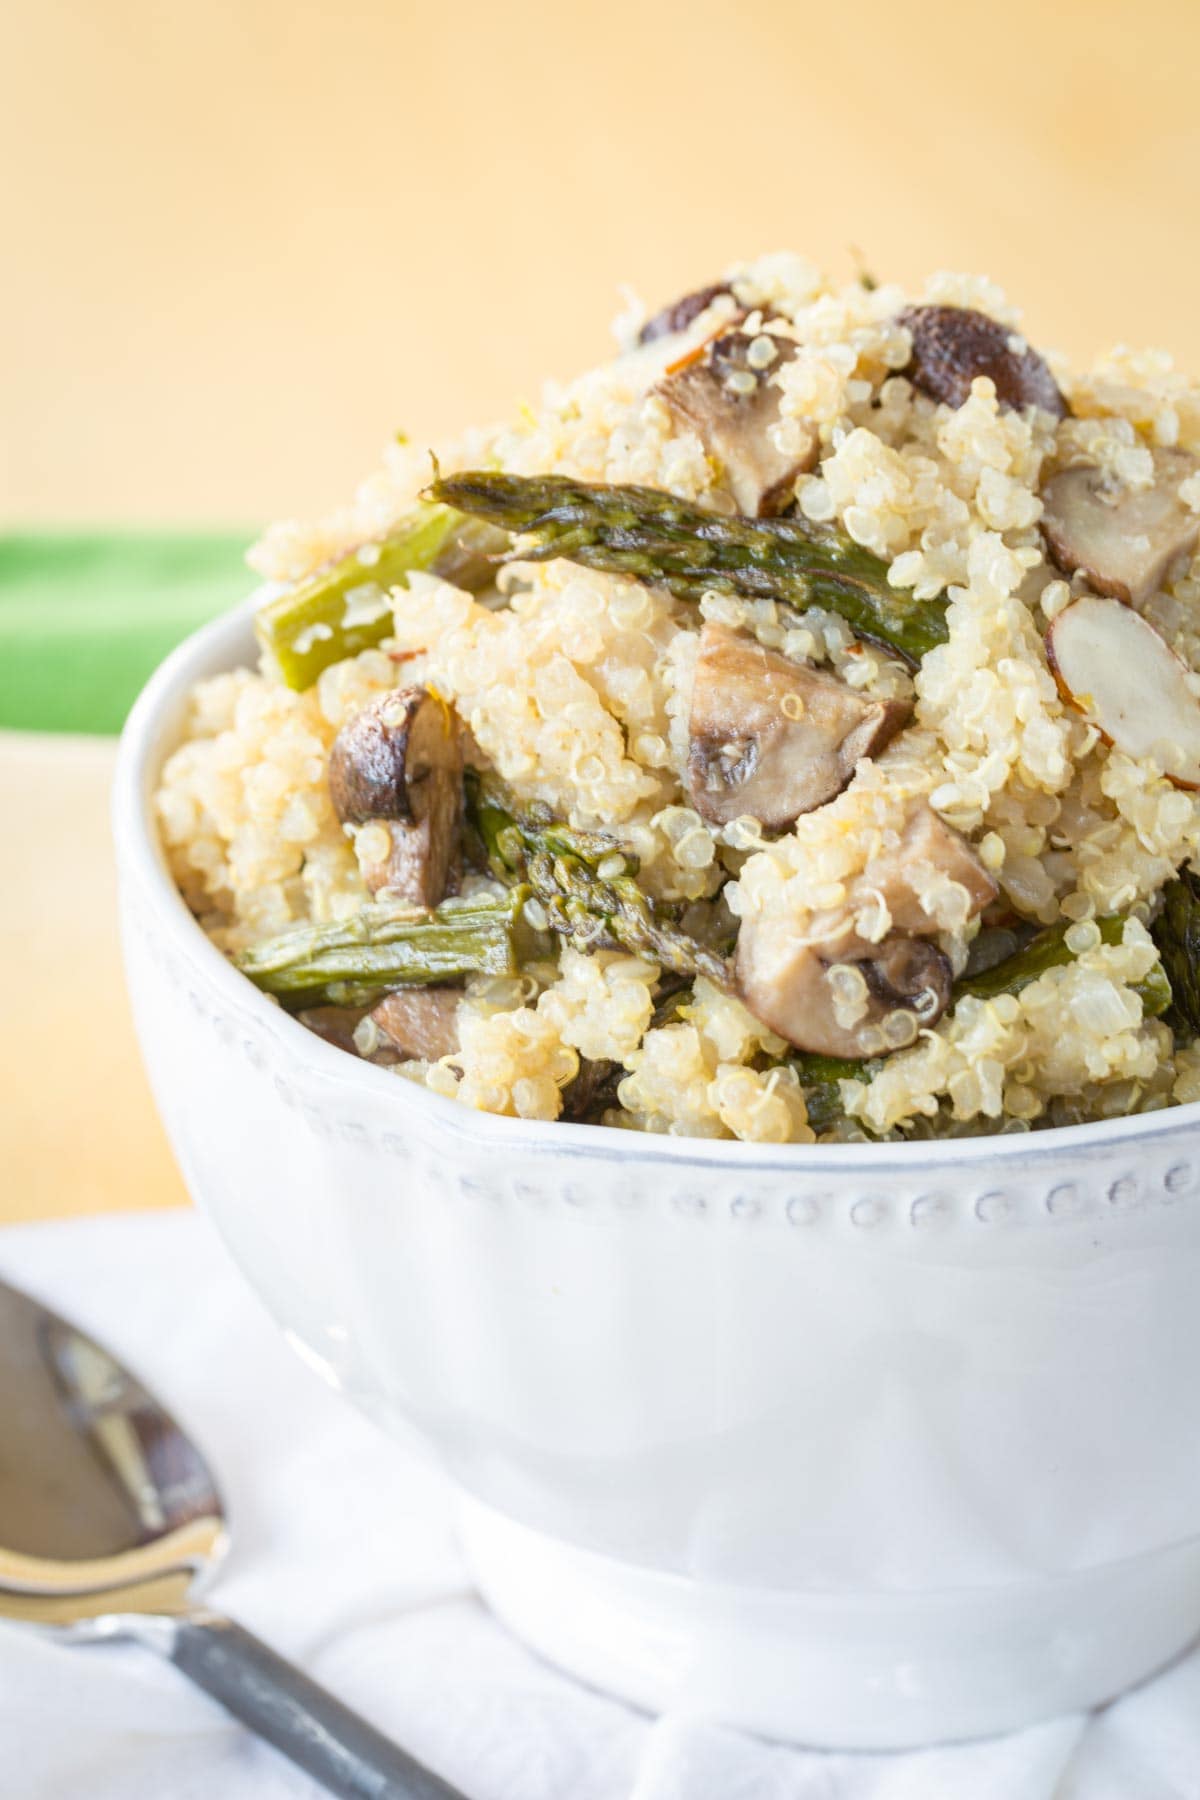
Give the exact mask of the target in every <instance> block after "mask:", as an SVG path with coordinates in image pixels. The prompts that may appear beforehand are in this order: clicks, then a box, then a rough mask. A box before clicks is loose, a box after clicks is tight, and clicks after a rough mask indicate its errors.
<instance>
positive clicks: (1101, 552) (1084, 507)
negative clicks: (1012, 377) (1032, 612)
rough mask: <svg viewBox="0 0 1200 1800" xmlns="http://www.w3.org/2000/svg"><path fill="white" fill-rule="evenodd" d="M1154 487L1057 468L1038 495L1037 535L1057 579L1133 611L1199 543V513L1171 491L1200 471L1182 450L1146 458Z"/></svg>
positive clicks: (1083, 469) (1082, 468) (1091, 470)
mask: <svg viewBox="0 0 1200 1800" xmlns="http://www.w3.org/2000/svg"><path fill="white" fill-rule="evenodd" d="M1153 457H1154V486H1153V487H1149V488H1127V487H1124V486H1122V485H1121V484H1120V483H1119V482H1114V481H1112V480H1110V479H1109V478H1108V477H1106V476H1105V474H1104V472H1103V471H1102V470H1100V469H1098V468H1096V467H1095V466H1094V465H1093V464H1091V463H1087V464H1081V465H1078V466H1077V467H1075V468H1072V469H1060V470H1059V472H1058V474H1057V475H1052V476H1051V478H1050V480H1049V481H1048V482H1046V484H1045V486H1044V487H1043V488H1042V506H1043V509H1044V510H1043V515H1042V535H1043V537H1044V538H1045V540H1046V548H1047V550H1048V551H1049V553H1050V556H1051V558H1052V559H1053V561H1054V562H1055V563H1056V564H1057V565H1058V567H1059V568H1060V569H1061V570H1062V571H1063V573H1064V574H1065V575H1074V574H1076V573H1079V574H1082V575H1084V576H1085V577H1086V578H1087V580H1088V582H1089V584H1090V585H1091V586H1092V587H1093V588H1095V590H1096V592H1097V593H1099V594H1112V595H1113V596H1114V597H1115V598H1116V599H1118V600H1124V601H1125V602H1126V603H1127V604H1129V605H1132V606H1140V605H1141V604H1142V602H1143V601H1144V600H1148V599H1149V597H1150V595H1151V594H1153V593H1156V592H1157V591H1158V589H1159V588H1160V587H1161V586H1162V584H1163V582H1164V581H1165V580H1166V578H1167V575H1168V574H1169V572H1170V570H1171V567H1172V565H1173V564H1174V563H1176V562H1179V561H1181V560H1182V559H1183V558H1184V557H1185V556H1190V555H1191V554H1192V553H1193V552H1194V550H1195V548H1196V544H1197V541H1198V540H1200V514H1197V513H1194V512H1193V511H1192V509H1191V507H1189V506H1185V505H1184V503H1183V501H1182V500H1181V499H1180V498H1179V484H1180V482H1181V481H1184V480H1186V479H1187V477H1188V476H1189V475H1194V474H1195V473H1196V471H1197V469H1200V459H1197V458H1196V457H1194V456H1191V455H1189V453H1188V452H1187V451H1186V450H1163V449H1157V450H1155V451H1154V452H1153Z"/></svg>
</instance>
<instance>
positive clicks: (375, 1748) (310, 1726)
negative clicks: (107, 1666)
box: [139, 1612, 465, 1800]
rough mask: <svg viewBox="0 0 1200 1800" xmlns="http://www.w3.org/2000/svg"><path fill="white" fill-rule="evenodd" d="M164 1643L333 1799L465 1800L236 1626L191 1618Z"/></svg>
mask: <svg viewBox="0 0 1200 1800" xmlns="http://www.w3.org/2000/svg"><path fill="white" fill-rule="evenodd" d="M139 1635H140V1634H139ZM143 1641H150V1638H149V1634H147V1637H146V1638H145V1639H143ZM158 1642H159V1644H161V1646H162V1648H163V1649H164V1650H165V1652H166V1654H167V1655H168V1656H169V1657H170V1659H171V1661H172V1662H173V1663H174V1664H175V1666H176V1668H178V1669H180V1670H182V1672H183V1673H184V1674H185V1675H187V1676H188V1677H189V1678H190V1679H191V1680H192V1681H194V1682H195V1683H196V1684H197V1686H198V1687H202V1688H203V1689H204V1690H205V1692H206V1693H208V1694H211V1696H212V1698H213V1699H214V1700H218V1701H220V1703H221V1705H222V1706H223V1707H225V1709H226V1710H227V1711H228V1712H231V1713H232V1714H233V1715H234V1717H235V1718H236V1719H240V1720H241V1722H242V1724H243V1725H248V1726H249V1727H250V1730H251V1731H253V1732H256V1733H257V1735H258V1736H259V1737H261V1738H265V1739H266V1740H267V1742H268V1743H271V1744H274V1746H275V1748H276V1749H277V1750H282V1752H283V1754H284V1755H285V1756H288V1757H290V1758H291V1760H292V1761H293V1762H294V1763H298V1764H299V1765H300V1767H301V1768H302V1769H305V1770H306V1771H307V1772H308V1774H310V1775H311V1776H312V1777H313V1778H314V1780H316V1781H319V1782H321V1784H322V1785H323V1786H324V1787H327V1788H328V1789H329V1791H330V1793H333V1794H339V1795H342V1796H343V1797H344V1800H465V1796H464V1795H463V1794H462V1793H460V1791H459V1790H458V1788H452V1787H450V1786H449V1784H448V1783H447V1782H445V1781H443V1780H442V1779H441V1777H440V1776H438V1775H434V1774H432V1773H431V1771H430V1770H428V1769H426V1768H423V1767H422V1766H421V1764H420V1763H418V1762H414V1760H413V1758H412V1757H411V1756H408V1755H406V1753H405V1752H404V1751H403V1750H401V1749H400V1748H399V1746H398V1745H396V1744H393V1743H391V1742H390V1740H389V1739H387V1738H385V1737H384V1736H383V1734H382V1733H381V1732H378V1731H376V1730H375V1728H374V1726H372V1725H368V1724H367V1722H366V1720H365V1719H361V1718H359V1716H358V1714H357V1713H354V1712H351V1711H350V1708H349V1707H348V1706H343V1705H342V1703H341V1701H340V1700H335V1699H334V1697H333V1695H332V1694H329V1693H327V1692H326V1691H325V1689H324V1688H321V1687H318V1686H317V1684H316V1682H315V1681H310V1680H309V1678H308V1676H307V1675H302V1674H301V1673H300V1671H299V1669H296V1668H293V1666H292V1665H291V1663H289V1662H285V1661H284V1659H283V1657H282V1656H277V1655H276V1653H275V1651H274V1650H272V1649H270V1648H269V1647H268V1645H266V1644H264V1643H263V1642H262V1641H261V1639H259V1638H256V1637H254V1636H253V1635H252V1633H250V1632H249V1631H245V1630H243V1628H242V1627H241V1626H240V1625H237V1624H235V1623H234V1622H233V1620H232V1619H223V1618H221V1617H220V1616H219V1615H217V1614H215V1613H209V1612H195V1613H190V1614H188V1615H187V1616H186V1617H184V1618H181V1619H179V1620H178V1621H176V1622H174V1629H173V1631H172V1632H171V1634H170V1635H169V1636H168V1637H166V1639H165V1641H164V1640H163V1639H162V1638H161V1637H160V1638H159V1640H158Z"/></svg>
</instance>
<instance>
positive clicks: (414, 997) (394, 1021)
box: [371, 987, 462, 1062]
mask: <svg viewBox="0 0 1200 1800" xmlns="http://www.w3.org/2000/svg"><path fill="white" fill-rule="evenodd" d="M461 1000H462V992H461V990H460V989H458V988H447V987H413V988H398V989H397V991H396V992H395V993H394V994H388V995H387V997H386V999H383V1000H381V1001H380V1002H379V1004H378V1006H376V1007H375V1008H374V1009H373V1011H372V1013H371V1017H372V1019H374V1021H375V1023H376V1025H378V1027H379V1029H380V1031H381V1032H382V1033H383V1035H384V1036H385V1037H386V1038H387V1039H388V1040H389V1041H390V1042H391V1043H393V1044H394V1045H395V1046H396V1049H397V1050H399V1051H400V1053H401V1055H402V1056H406V1057H415V1058H416V1059H417V1060H418V1061H420V1062H437V1061H438V1059H439V1057H443V1056H452V1055H453V1054H454V1052H455V1051H456V1050H457V1049H458V1008H459V1002H460V1001H461Z"/></svg>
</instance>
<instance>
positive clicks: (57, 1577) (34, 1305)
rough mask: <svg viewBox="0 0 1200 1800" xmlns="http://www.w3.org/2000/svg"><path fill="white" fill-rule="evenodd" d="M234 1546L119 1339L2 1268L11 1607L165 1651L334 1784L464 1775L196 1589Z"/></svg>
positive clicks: (0, 1579) (376, 1797)
mask: <svg viewBox="0 0 1200 1800" xmlns="http://www.w3.org/2000/svg"><path fill="white" fill-rule="evenodd" d="M227 1544H228V1533H227V1530H226V1524H225V1515H224V1511H223V1509H222V1506H221V1499H220V1495H219V1494H218V1492H217V1488H216V1484H215V1483H214V1481H213V1478H212V1476H211V1475H210V1473H209V1471H208V1468H207V1466H206V1465H205V1463H204V1460H203V1458H202V1457H201V1456H200V1453H199V1452H198V1450H197V1449H196V1447H195V1445H194V1444H193V1443H192V1442H191V1441H190V1440H189V1439H188V1438H187V1437H186V1436H185V1434H184V1433H183V1431H181V1430H180V1428H179V1426H178V1425H177V1424H176V1423H175V1421H174V1419H172V1418H171V1416H170V1414H169V1413H167V1412H165V1411H164V1409H163V1408H162V1407H161V1406H160V1405H159V1403H158V1401H157V1400H155V1399H154V1398H153V1396H152V1395H151V1394H149V1393H148V1392H147V1391H146V1389H145V1388H144V1387H143V1386H142V1385H141V1383H140V1382H139V1381H137V1380H135V1378H134V1377H133V1376H132V1375H131V1374H130V1373H129V1371H128V1370H127V1369H123V1368H122V1367H121V1365H120V1363H118V1362H117V1361H116V1360H115V1359H114V1358H113V1357H112V1356H110V1355H109V1353H108V1352H107V1351H106V1350H103V1349H101V1347H100V1346H99V1344H96V1343H95V1342H93V1340H92V1339H91V1338H88V1337H85V1336H84V1334H83V1333H82V1332H81V1331H77V1330H76V1329H75V1327H74V1326H73V1325H69V1324H67V1322H66V1321H65V1320H64V1319H60V1318H58V1317H57V1316H56V1315H55V1314H54V1313H52V1312H49V1311H48V1310H47V1309H46V1308H45V1307H44V1306H41V1305H39V1304H38V1302H37V1301H35V1300H32V1299H30V1298H29V1296H28V1295H26V1294H22V1293H19V1292H18V1291H17V1290H16V1289H15V1288H11V1287H9V1286H7V1285H6V1284H5V1283H4V1282H0V1618H9V1619H19V1620H25V1621H28V1622H30V1623H32V1624H36V1625H42V1626H52V1627H56V1628H58V1629H59V1630H61V1631H63V1632H65V1633H66V1634H67V1635H69V1636H70V1637H71V1638H73V1639H75V1640H77V1641H81V1642H96V1641H102V1640H106V1639H133V1640H134V1641H136V1642H137V1643H139V1644H144V1645H145V1646H146V1647H147V1648H149V1649H152V1650H157V1651H158V1652H159V1654H160V1655H162V1656H165V1657H167V1658H168V1659H169V1660H170V1661H171V1662H173V1663H174V1664H175V1666H176V1667H177V1668H179V1669H181V1670H182V1671H183V1673H184V1674H185V1675H187V1676H189V1677H190V1678H191V1680H192V1681H194V1682H196V1683H197V1685H198V1686H199V1687H202V1688H203V1689H204V1690H205V1691H206V1692H207V1693H209V1694H211V1695H212V1697H213V1698H214V1699H215V1700H219V1701H220V1703H221V1705H222V1706H224V1707H226V1708H227V1709H228V1711H229V1712H231V1713H232V1714H233V1715H234V1717H235V1718H237V1719H240V1720H241V1722H242V1723H243V1724H244V1725H248V1726H249V1727H250V1729H251V1730H252V1731H255V1732H257V1733H258V1735H259V1736H260V1737H263V1738H266V1739H267V1740H268V1742H270V1743H272V1744H274V1745H275V1747H276V1748H277V1749H279V1750H282V1751H283V1753H284V1754H285V1755H286V1756H289V1757H291V1759H292V1761H293V1762H295V1763H298V1764H299V1765H300V1767H301V1768H302V1769H305V1770H307V1772H308V1773H309V1774H310V1775H311V1776H313V1777H314V1778H315V1779H316V1780H317V1781H319V1782H321V1783H322V1784H323V1785H324V1786H325V1787H327V1788H328V1789H330V1791H331V1792H332V1793H335V1794H341V1795H344V1796H350V1797H352V1800H463V1796H462V1794H460V1793H459V1791H458V1790H457V1789H456V1788H452V1787H449V1786H448V1785H447V1783H446V1782H444V1781H442V1780H441V1779H440V1778H439V1777H438V1776H436V1775H434V1774H432V1773H431V1772H430V1771H429V1770H428V1769H425V1768H422V1767H421V1765H420V1764H419V1763H416V1762H414V1761H413V1759H412V1758H411V1757H410V1756H407V1755H406V1754H405V1752H404V1751H403V1750H400V1749H399V1748H397V1746H396V1745H395V1744H393V1743H390V1742H389V1740H388V1739H387V1738H385V1737H384V1736H382V1734H381V1733H380V1732H378V1731H376V1730H375V1729H374V1728H373V1726H370V1725H368V1724H367V1722H366V1720H365V1719H360V1718H359V1717H358V1715H357V1714H356V1713H353V1712H351V1711H350V1709H349V1708H348V1707H346V1706H343V1705H342V1704H341V1702H340V1701H338V1700H335V1699H334V1698H333V1696H332V1694H328V1693H326V1692H325V1690H324V1689H323V1688H320V1687H318V1686H317V1685H316V1683H315V1682H313V1681H310V1680H309V1679H308V1677H307V1676H305V1675H302V1674H301V1673H300V1671H299V1670H298V1669H294V1668H293V1667H292V1666H291V1664H290V1663H287V1662H285V1661H284V1660H283V1658H282V1657H281V1656H277V1655H276V1654H275V1652H274V1651H273V1650H271V1649H269V1648H268V1647H267V1645H266V1644H264V1643H262V1642H261V1641H260V1640H259V1639H258V1638H256V1637H253V1636H252V1635H251V1634H250V1632H248V1631H244V1630H243V1629H242V1627H241V1626H240V1625H236V1624H234V1622H233V1621H232V1620H231V1619H225V1618H222V1617H220V1615H219V1614H217V1613H213V1612H209V1611H207V1610H206V1609H205V1608H203V1607H201V1606H199V1605H196V1604H194V1603H193V1601H192V1599H191V1594H192V1591H193V1589H194V1588H195V1587H197V1586H198V1585H199V1584H200V1583H201V1582H203V1581H204V1580H205V1579H206V1578H207V1577H208V1576H209V1575H210V1574H211V1573H212V1571H213V1569H214V1568H215V1567H216V1565H217V1563H218V1562H219V1560H220V1558H221V1557H222V1556H223V1555H224V1553H225V1550H226V1547H227Z"/></svg>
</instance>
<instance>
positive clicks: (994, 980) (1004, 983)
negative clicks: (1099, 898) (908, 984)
mask: <svg viewBox="0 0 1200 1800" xmlns="http://www.w3.org/2000/svg"><path fill="white" fill-rule="evenodd" d="M1096 924H1097V925H1098V926H1099V928H1100V941H1101V942H1102V943H1105V944H1119V943H1120V942H1121V939H1122V937H1123V936H1124V932H1125V916H1124V914H1121V913H1112V914H1110V915H1109V916H1108V917H1106V918H1103V919H1097V920H1096ZM1069 930H1070V925H1069V924H1068V923H1067V922H1066V921H1063V922H1061V923H1060V924H1058V925H1050V926H1048V927H1047V928H1046V930H1045V931H1039V932H1038V934H1037V936H1036V937H1033V938H1030V940H1029V942H1028V943H1027V944H1025V945H1024V946H1023V947H1022V948H1021V949H1020V950H1015V951H1014V952H1013V954H1012V955H1011V956H1006V957H1005V958H1004V960H1003V962H998V963H996V964H995V965H994V966H993V967H992V968H990V969H984V970H982V971H981V973H980V974H978V975H968V976H965V977H964V978H963V979H961V980H959V981H957V982H955V984H954V998H955V1000H956V1001H957V1000H961V999H962V998H963V996H964V995H967V994H969V995H973V996H974V997H975V999H977V1000H994V999H995V998H996V996H997V995H998V994H1019V993H1020V992H1021V990H1022V988H1027V987H1028V986H1029V984H1030V982H1031V981H1036V980H1037V978H1038V976H1039V975H1044V974H1045V973H1046V971H1047V969H1057V968H1062V967H1063V966H1064V965H1065V964H1067V963H1069V962H1074V960H1075V957H1074V953H1073V952H1072V951H1071V950H1070V949H1069V948H1068V946H1067V932H1068V931H1069ZM1160 954H1161V946H1160ZM1132 986H1133V991H1134V993H1135V994H1137V995H1138V997H1139V998H1140V1000H1141V1002H1142V1011H1143V1013H1144V1014H1145V1016H1146V1018H1148V1019H1157V1018H1158V1017H1159V1016H1160V1015H1161V1014H1162V1013H1164V1012H1166V1010H1167V1008H1168V1007H1169V1006H1170V1004H1171V989H1172V981H1171V980H1170V979H1169V978H1168V975H1167V972H1166V970H1165V968H1164V967H1163V963H1162V962H1158V963H1156V964H1155V965H1154V967H1153V968H1152V969H1151V970H1150V972H1149V974H1147V975H1145V976H1144V977H1143V978H1142V980H1141V981H1136V982H1134V983H1133V984H1132Z"/></svg>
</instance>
